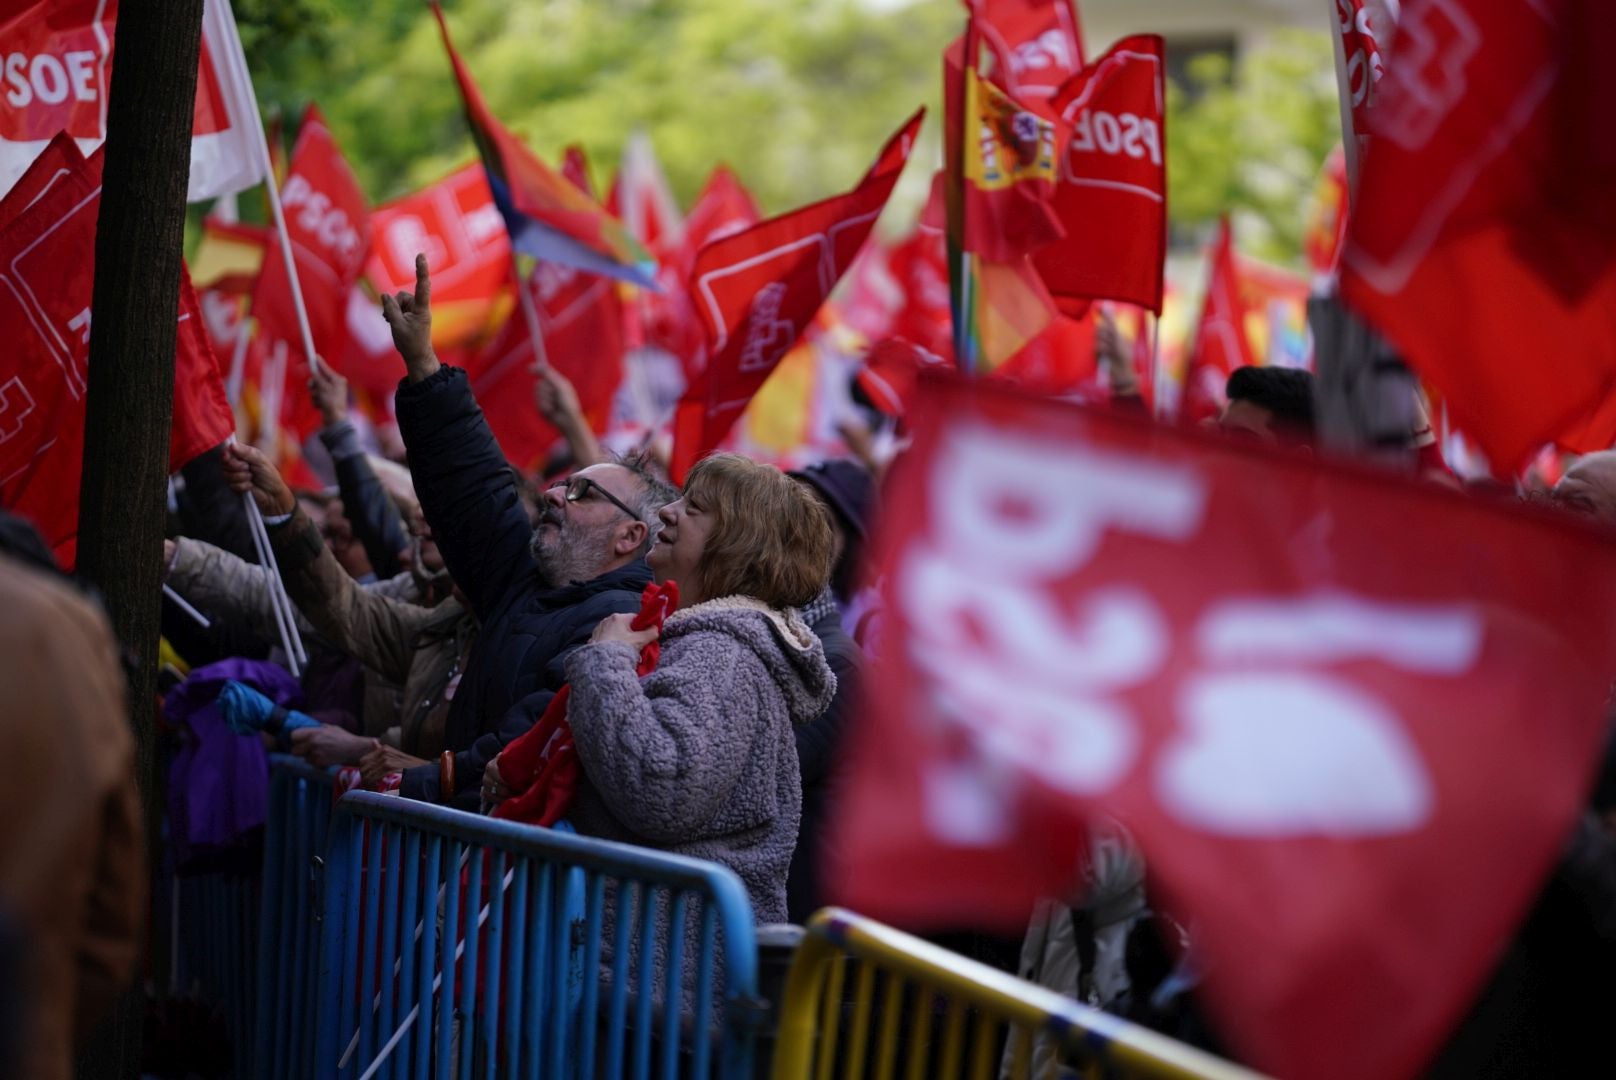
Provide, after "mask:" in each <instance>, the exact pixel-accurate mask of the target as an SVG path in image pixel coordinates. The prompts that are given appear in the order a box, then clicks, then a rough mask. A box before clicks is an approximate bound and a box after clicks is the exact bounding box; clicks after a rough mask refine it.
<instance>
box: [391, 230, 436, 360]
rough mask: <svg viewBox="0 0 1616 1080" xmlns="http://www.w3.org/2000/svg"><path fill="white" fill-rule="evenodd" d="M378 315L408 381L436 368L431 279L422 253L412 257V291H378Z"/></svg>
mask: <svg viewBox="0 0 1616 1080" xmlns="http://www.w3.org/2000/svg"><path fill="white" fill-rule="evenodd" d="M382 318H384V319H386V320H387V326H388V328H389V329H391V330H392V331H393V347H394V348H396V349H398V354H399V355H400V356H402V357H403V358H404V366H405V367H406V368H408V369H409V373H410V381H411V382H420V381H421V380H422V379H425V378H427V377H428V376H430V375H432V374H433V373H434V372H436V371H437V370H438V358H437V356H436V354H434V353H433V351H432V278H431V276H430V275H429V274H428V273H427V266H426V256H425V255H420V254H418V255H416V256H415V292H414V293H413V294H412V293H408V292H399V293H397V294H395V295H391V296H389V295H388V294H386V293H383V294H382Z"/></svg>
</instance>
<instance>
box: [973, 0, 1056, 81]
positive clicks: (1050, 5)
mask: <svg viewBox="0 0 1616 1080" xmlns="http://www.w3.org/2000/svg"><path fill="white" fill-rule="evenodd" d="M965 6H966V7H967V8H969V9H970V10H971V13H972V14H973V15H975V16H976V22H977V27H978V28H979V29H980V31H981V34H982V37H983V39H984V41H985V42H986V44H987V45H988V47H989V48H991V49H992V50H993V53H994V55H995V57H997V59H998V61H999V64H1000V70H999V71H998V72H997V73H996V74H997V75H998V77H999V78H1001V79H1002V80H1003V82H1004V84H1005V86H1006V87H1007V88H1008V89H1009V91H1010V92H1011V93H1012V94H1014V95H1015V96H1016V97H1018V98H1021V99H1023V100H1026V101H1036V100H1038V99H1040V98H1048V97H1053V96H1054V94H1055V92H1056V91H1057V90H1059V89H1060V87H1061V85H1062V84H1063V83H1065V82H1066V80H1067V79H1070V78H1071V77H1072V76H1073V75H1076V74H1077V73H1078V72H1079V71H1081V70H1083V29H1082V27H1081V26H1080V25H1078V21H1077V5H1076V4H1074V3H1073V2H1072V0H967V2H966V5H965Z"/></svg>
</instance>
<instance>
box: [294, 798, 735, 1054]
mask: <svg viewBox="0 0 1616 1080" xmlns="http://www.w3.org/2000/svg"><path fill="white" fill-rule="evenodd" d="M323 910H324V920H325V924H324V944H323V947H322V950H321V973H320V990H321V994H320V1001H319V1017H320V1029H319V1033H318V1037H317V1040H316V1044H315V1055H316V1056H315V1062H314V1067H313V1068H311V1070H310V1072H309V1075H311V1076H315V1077H321V1078H324V1077H343V1078H355V1080H370V1078H371V1077H377V1076H411V1077H435V1078H440V1080H448V1078H450V1077H470V1076H490V1077H492V1076H495V1075H498V1076H502V1077H504V1076H524V1077H538V1076H543V1077H545V1078H547V1080H562V1078H567V1077H579V1078H587V1080H593V1078H594V1077H597V1076H603V1077H608V1078H613V1080H615V1078H618V1077H634V1078H636V1080H639V1078H649V1077H651V1076H653V1075H654V1076H657V1077H665V1078H669V1080H672V1078H676V1077H691V1078H698V1077H699V1078H707V1077H714V1076H717V1077H723V1078H726V1080H728V1078H736V1080H739V1078H743V1077H750V1076H751V1073H752V1067H753V1052H754V1041H755V1031H756V1028H757V1026H758V1024H759V1022H760V1021H761V1017H762V1012H763V1007H762V1004H761V1003H760V1002H759V1001H758V1000H757V943H756V935H755V928H754V926H753V919H752V910H751V905H750V903H749V901H748V899H747V895H746V890H745V887H744V886H743V885H742V884H741V882H740V879H739V878H737V877H736V876H735V875H734V874H733V873H731V872H730V871H729V870H727V869H725V868H724V867H721V866H717V865H715V864H712V863H707V862H702V861H699V860H695V859H688V858H682V857H680V856H676V855H670V854H666V853H663V852H657V851H650V850H646V849H643V848H636V847H630V846H628V845H625V844H615V843H609V842H606V841H601V840H591V839H585V838H581V837H578V836H574V835H570V834H568V833H565V832H561V831H558V830H554V829H541V828H534V827H531V826H525V825H519V824H515V823H513V822H507V821H498V820H494V819H491V818H483V817H478V816H476V815H472V814H465V813H460V812H458V811H454V810H448V809H445V808H443V807H437V806H429V805H424V804H420V803H412V802H406V801H404V800H401V799H397V798H391V797H388V796H382V795H375V794H367V793H358V792H356V793H352V794H349V795H346V796H344V798H343V799H342V801H341V802H340V803H339V804H338V807H337V813H336V817H335V819H334V822H333V828H332V832H331V841H330V846H329V848H328V851H327V857H326V866H325V902H324V908H323ZM653 958H654V960H653ZM653 1069H654V1070H655V1071H654V1072H653Z"/></svg>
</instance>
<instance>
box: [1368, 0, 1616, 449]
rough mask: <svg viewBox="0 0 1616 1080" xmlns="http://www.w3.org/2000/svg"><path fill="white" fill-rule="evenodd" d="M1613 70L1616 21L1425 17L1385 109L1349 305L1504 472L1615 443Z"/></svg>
mask: <svg viewBox="0 0 1616 1080" xmlns="http://www.w3.org/2000/svg"><path fill="white" fill-rule="evenodd" d="M1612 52H1616V13H1613V12H1612V11H1611V9H1610V8H1609V6H1608V5H1600V4H1593V3H1580V2H1574V0H1554V2H1545V3H1538V4H1518V5H1511V4H1489V3H1482V2H1480V0H1444V2H1441V3H1434V2H1429V0H1415V2H1411V3H1409V4H1408V5H1407V6H1406V7H1405V8H1404V9H1403V17H1402V20H1401V22H1400V23H1399V29H1398V34H1397V51H1396V56H1395V58H1394V60H1393V62H1392V64H1391V65H1390V66H1389V67H1388V69H1387V73H1386V77H1385V79H1384V80H1383V81H1382V82H1381V85H1380V88H1379V91H1378V95H1377V99H1376V104H1375V109H1374V114H1373V118H1372V123H1373V125H1374V126H1373V132H1374V151H1373V153H1371V154H1370V155H1369V158H1368V159H1367V161H1366V163H1365V169H1364V174H1363V179H1362V183H1361V187H1360V190H1359V196H1360V197H1359V200H1358V206H1357V207H1356V210H1355V213H1354V215H1353V220H1352V222H1351V224H1350V225H1349V227H1348V239H1347V248H1346V252H1345V255H1344V256H1343V262H1342V275H1341V283H1342V291H1343V293H1344V295H1345V296H1346V298H1347V299H1348V301H1349V302H1351V303H1352V305H1353V306H1355V307H1356V308H1357V309H1358V310H1359V311H1361V312H1362V313H1363V314H1364V316H1365V317H1366V318H1367V319H1368V320H1369V321H1370V322H1371V323H1373V324H1374V325H1375V326H1376V327H1378V328H1379V329H1380V330H1381V331H1382V332H1384V333H1385V334H1386V336H1387V337H1389V338H1390V339H1391V340H1392V341H1393V342H1395V343H1396V344H1397V346H1398V347H1399V348H1400V349H1401V350H1402V352H1403V354H1404V355H1405V356H1406V357H1407V359H1408V361H1409V363H1410V364H1411V365H1412V366H1413V367H1414V369H1415V370H1416V371H1417V372H1418V373H1419V374H1420V376H1421V377H1422V378H1423V379H1424V380H1425V381H1426V382H1428V383H1430V384H1431V385H1432V386H1434V387H1435V388H1436V389H1437V390H1438V391H1439V392H1440V393H1441V394H1442V396H1443V398H1444V400H1446V401H1447V403H1448V409H1449V413H1450V415H1451V417H1452V419H1453V422H1454V425H1455V426H1456V427H1458V428H1459V429H1460V430H1462V431H1464V432H1465V433H1466V434H1467V435H1469V436H1471V437H1473V438H1474V439H1475V440H1476V442H1477V443H1479V444H1480V446H1481V448H1482V449H1483V450H1484V451H1485V452H1486V455H1487V457H1488V459H1489V460H1490V461H1491V462H1492V464H1493V465H1494V466H1495V467H1496V468H1499V469H1502V470H1505V471H1513V470H1514V469H1515V468H1516V467H1517V466H1519V465H1521V464H1523V463H1524V462H1525V461H1526V460H1527V459H1528V458H1529V457H1530V456H1531V455H1532V454H1533V453H1535V452H1536V450H1537V448H1538V447H1539V446H1542V445H1543V444H1544V443H1547V442H1551V441H1554V440H1556V439H1560V438H1565V437H1566V435H1567V433H1568V432H1571V431H1573V430H1576V429H1579V428H1580V429H1581V430H1580V431H1579V432H1578V434H1577V435H1576V436H1574V437H1573V438H1571V439H1569V440H1567V442H1568V445H1569V446H1570V447H1571V448H1572V449H1576V450H1594V449H1598V448H1601V447H1605V446H1609V445H1610V444H1611V442H1612V441H1613V438H1616V428H1611V427H1604V428H1603V430H1595V429H1594V428H1593V427H1592V426H1591V425H1589V424H1588V421H1589V420H1590V419H1591V418H1592V414H1594V413H1595V412H1596V411H1597V409H1598V407H1599V406H1600V405H1601V404H1603V403H1604V402H1605V401H1606V399H1607V398H1608V397H1609V396H1610V395H1611V394H1612V392H1613V391H1616V322H1613V320H1612V319H1611V316H1610V313H1611V311H1612V310H1616V227H1613V221H1612V214H1613V210H1612V203H1611V199H1610V192H1611V191H1612V190H1616V160H1613V155H1612V151H1611V146H1610V140H1609V138H1608V137H1607V136H1606V134H1605V133H1604V131H1603V130H1602V129H1601V128H1599V127H1598V124H1599V123H1600V121H1599V120H1598V119H1597V118H1598V117H1608V115H1609V113H1610V111H1611V109H1612V108H1613V107H1616V83H1613V81H1612V78H1611V75H1610V66H1609V64H1608V63H1607V62H1606V59H1605V58H1606V57H1608V56H1609V55H1611V53H1612Z"/></svg>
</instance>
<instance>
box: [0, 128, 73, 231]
mask: <svg viewBox="0 0 1616 1080" xmlns="http://www.w3.org/2000/svg"><path fill="white" fill-rule="evenodd" d="M83 167H84V155H83V154H82V153H80V152H79V147H78V143H76V142H74V141H73V138H72V137H71V136H70V135H68V134H67V133H66V132H65V131H64V132H61V133H60V134H58V135H57V136H56V138H54V139H52V140H51V141H50V142H49V143H48V144H47V145H46V147H45V149H44V150H43V151H42V152H41V153H40V155H39V156H38V157H37V158H35V159H34V160H33V162H32V163H31V164H30V165H29V166H28V168H27V170H25V171H24V172H23V174H22V175H21V176H19V177H18V178H17V182H16V183H15V184H13V185H12V186H11V190H10V191H8V192H6V193H5V196H4V197H3V198H0V228H3V227H4V226H6V225H7V224H9V223H10V222H12V221H15V220H16V219H17V218H19V217H21V216H22V215H23V213H24V212H25V211H27V209H28V208H29V207H31V206H33V205H34V203H36V202H38V201H39V200H40V198H42V197H43V196H44V194H45V192H47V191H49V190H50V189H51V188H52V187H54V186H55V185H56V184H57V182H58V181H60V180H62V179H64V178H65V177H68V176H71V175H72V174H73V173H74V172H76V171H77V170H79V169H81V168H83Z"/></svg>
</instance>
